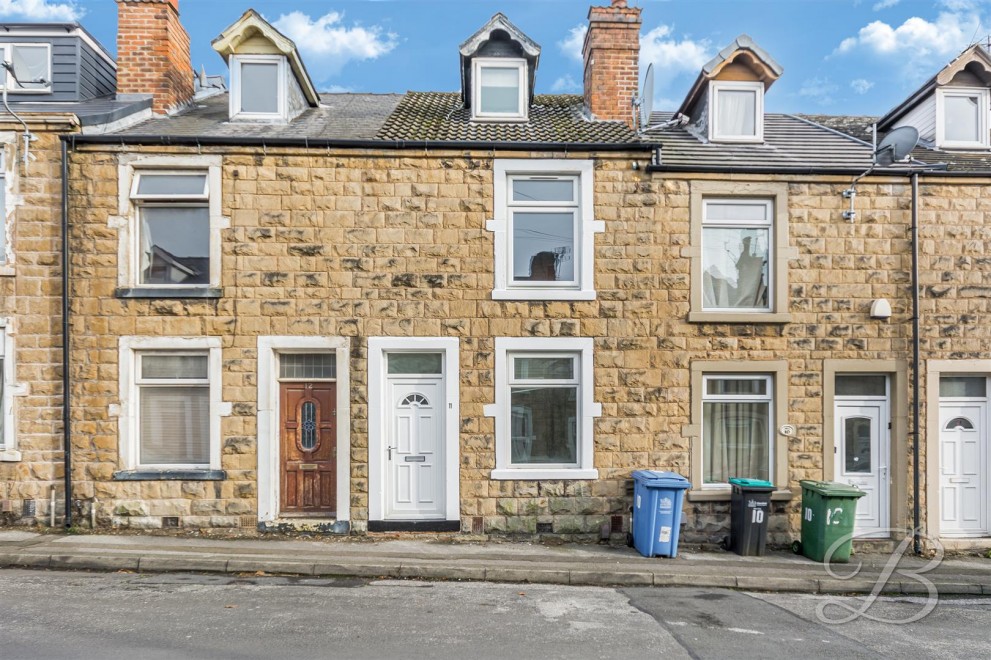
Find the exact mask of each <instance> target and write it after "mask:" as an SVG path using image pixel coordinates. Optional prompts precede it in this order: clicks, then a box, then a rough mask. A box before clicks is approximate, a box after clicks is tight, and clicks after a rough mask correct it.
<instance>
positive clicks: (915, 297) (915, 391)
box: [912, 172, 922, 555]
mask: <svg viewBox="0 0 991 660" xmlns="http://www.w3.org/2000/svg"><path fill="white" fill-rule="evenodd" d="M919 314H920V311H919V174H918V172H915V173H913V174H912V433H913V435H914V436H915V438H914V441H913V442H912V491H913V492H912V500H913V501H912V527H913V530H912V549H913V550H914V551H915V554H917V555H921V554H922V529H921V526H922V516H921V507H920V506H919V443H920V442H921V441H922V433H921V432H920V430H919V369H920V364H919V342H920V340H919V325H920V323H919Z"/></svg>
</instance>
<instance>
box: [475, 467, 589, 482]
mask: <svg viewBox="0 0 991 660" xmlns="http://www.w3.org/2000/svg"><path fill="white" fill-rule="evenodd" d="M490 477H491V478H492V479H493V480H497V481H503V480H505V481H512V480H515V481H535V480H568V479H598V478H599V471H598V470H596V469H594V468H593V469H591V470H587V469H581V468H573V469H568V468H557V469H555V468H550V469H544V470H542V469H528V468H502V469H495V470H492V474H491V475H490Z"/></svg>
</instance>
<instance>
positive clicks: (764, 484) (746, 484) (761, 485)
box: [729, 477, 774, 491]
mask: <svg viewBox="0 0 991 660" xmlns="http://www.w3.org/2000/svg"><path fill="white" fill-rule="evenodd" d="M729 482H730V483H731V484H733V485H734V486H739V487H740V488H745V489H748V490H762V491H763V490H774V484H772V483H771V482H770V481H765V480H764V479H744V478H743V477H731V478H730V480H729Z"/></svg>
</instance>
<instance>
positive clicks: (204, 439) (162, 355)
mask: <svg viewBox="0 0 991 660" xmlns="http://www.w3.org/2000/svg"><path fill="white" fill-rule="evenodd" d="M120 360H121V404H122V406H121V409H122V418H121V424H120V430H121V442H120V453H121V463H122V467H123V468H124V469H129V470H135V469H138V470H140V469H151V470H205V469H212V470H217V469H220V420H221V417H222V416H223V415H226V414H229V410H228V408H229V407H230V406H229V404H224V403H222V402H221V347H220V339H219V338H216V337H199V338H179V337H122V338H121V343H120Z"/></svg>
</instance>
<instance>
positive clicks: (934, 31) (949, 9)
mask: <svg viewBox="0 0 991 660" xmlns="http://www.w3.org/2000/svg"><path fill="white" fill-rule="evenodd" d="M885 1H887V0H882V2H880V3H878V4H883V2H885ZM981 4H982V3H981V2H980V1H979V0H941V1H940V2H939V3H938V5H939V6H940V11H939V13H938V14H937V16H936V18H935V19H933V20H927V19H925V18H922V17H920V16H913V17H911V18H908V19H906V20H905V21H904V22H903V23H902V24H901V25H897V26H893V25H890V24H888V23H885V22H884V21H872V22H871V23H869V24H867V25H865V26H864V27H862V28H860V30H859V31H858V32H857V34H856V36H852V37H847V38H845V39H843V40H842V41H841V42H840V45H839V46H837V48H836V50H835V51H833V54H832V55H831V57H832V56H837V55H846V54H849V53H853V52H855V51H865V52H868V53H872V54H874V55H876V56H878V57H883V58H890V59H891V60H893V61H896V62H898V63H899V64H900V65H901V66H902V69H903V73H905V74H906V75H907V77H908V78H909V79H910V82H916V81H917V80H916V79H918V78H920V77H924V76H928V75H932V74H933V73H935V70H936V69H937V68H939V66H940V65H942V64H944V63H945V62H946V61H947V60H948V59H949V58H951V57H953V56H955V55H957V54H958V53H960V52H961V51H962V50H963V49H964V48H966V47H967V46H968V45H970V43H971V39H973V38H974V35H975V34H978V35H979V34H983V33H982V32H981V31H980V29H979V28H980V26H981V24H982V20H981V15H980V9H981Z"/></svg>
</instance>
